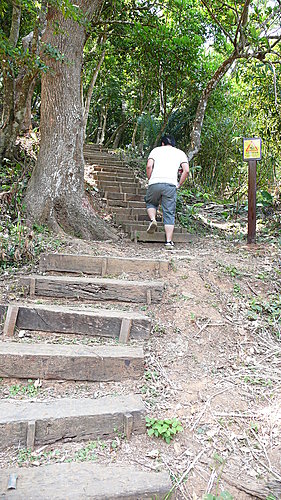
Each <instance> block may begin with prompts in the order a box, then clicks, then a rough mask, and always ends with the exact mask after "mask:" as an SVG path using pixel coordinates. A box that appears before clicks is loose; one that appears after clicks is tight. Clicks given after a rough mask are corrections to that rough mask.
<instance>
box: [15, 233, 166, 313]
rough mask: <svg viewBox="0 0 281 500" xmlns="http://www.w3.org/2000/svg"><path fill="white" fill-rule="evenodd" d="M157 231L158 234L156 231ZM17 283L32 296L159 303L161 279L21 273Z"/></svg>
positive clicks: (162, 286) (161, 286)
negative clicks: (19, 280)
mask: <svg viewBox="0 0 281 500" xmlns="http://www.w3.org/2000/svg"><path fill="white" fill-rule="evenodd" d="M159 234H160V233H159ZM21 284H22V285H23V288H24V290H25V292H26V293H29V294H30V295H31V296H32V297H35V296H44V297H64V298H67V299H70V298H72V299H76V300H77V299H78V300H89V301H96V300H98V301H104V300H115V301H118V302H140V303H152V302H153V303H154V302H160V301H161V299H162V295H163V290H164V284H163V283H162V282H161V281H128V280H118V279H109V278H108V279H107V278H88V277H87V278H84V277H82V278H80V277H72V276H71V277H67V276H38V275H33V276H24V277H22V278H21Z"/></svg>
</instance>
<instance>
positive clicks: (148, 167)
mask: <svg viewBox="0 0 281 500" xmlns="http://www.w3.org/2000/svg"><path fill="white" fill-rule="evenodd" d="M153 167H154V160H153V159H152V158H148V160H147V165H146V175H147V178H148V180H149V179H150V177H151V174H152V170H153Z"/></svg>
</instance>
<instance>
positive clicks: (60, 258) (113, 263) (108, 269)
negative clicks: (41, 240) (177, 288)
mask: <svg viewBox="0 0 281 500" xmlns="http://www.w3.org/2000/svg"><path fill="white" fill-rule="evenodd" d="M39 267H40V271H41V272H43V273H45V272H64V273H79V272H80V273H83V274H89V275H91V274H92V275H99V276H105V275H109V276H112V275H118V274H121V273H127V274H129V273H150V274H151V273H152V274H153V275H155V276H165V275H166V274H167V272H168V271H169V261H168V260H164V259H140V258H129V257H108V256H92V255H76V254H62V253H52V254H42V255H41V256H40V262H39Z"/></svg>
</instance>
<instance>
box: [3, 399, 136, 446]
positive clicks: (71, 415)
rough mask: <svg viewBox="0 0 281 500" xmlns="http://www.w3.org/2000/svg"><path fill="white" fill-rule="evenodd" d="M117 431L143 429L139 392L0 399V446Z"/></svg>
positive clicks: (101, 435) (85, 437)
mask: <svg viewBox="0 0 281 500" xmlns="http://www.w3.org/2000/svg"><path fill="white" fill-rule="evenodd" d="M118 432H121V433H122V434H123V433H124V434H125V435H127V437H128V438H130V436H131V434H132V433H134V434H141V433H143V432H145V407H144V404H143V403H142V400H141V398H140V397H139V396H133V395H129V396H106V397H103V398H99V399H93V398H87V399H85V398H83V399H71V398H60V399H54V400H50V401H47V402H45V401H44V402H42V401H11V400H10V401H7V400H6V401H5V400H1V401H0V449H5V448H6V447H8V446H16V447H17V448H18V447H25V448H33V447H34V446H42V445H43V446H44V445H46V444H51V443H55V442H57V441H60V440H62V439H66V440H73V441H83V440H89V439H91V440H92V439H104V438H107V439H108V438H111V437H115V436H116V433H118Z"/></svg>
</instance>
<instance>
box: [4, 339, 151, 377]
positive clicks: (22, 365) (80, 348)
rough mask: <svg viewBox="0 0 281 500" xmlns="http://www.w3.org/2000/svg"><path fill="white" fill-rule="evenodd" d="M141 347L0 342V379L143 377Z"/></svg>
mask: <svg viewBox="0 0 281 500" xmlns="http://www.w3.org/2000/svg"><path fill="white" fill-rule="evenodd" d="M143 369H144V358H143V350H142V349H141V348H140V347H128V346H85V345H71V346H69V345H60V344H25V343H22V342H21V343H16V342H0V377H5V378H18V379H38V378H40V379H46V380H88V381H92V382H94V381H97V382H106V381H110V380H113V381H121V380H123V379H127V378H133V379H136V378H139V377H141V376H142V375H143Z"/></svg>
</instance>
